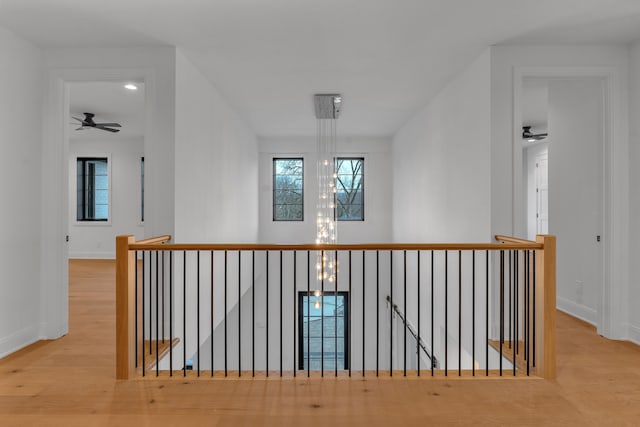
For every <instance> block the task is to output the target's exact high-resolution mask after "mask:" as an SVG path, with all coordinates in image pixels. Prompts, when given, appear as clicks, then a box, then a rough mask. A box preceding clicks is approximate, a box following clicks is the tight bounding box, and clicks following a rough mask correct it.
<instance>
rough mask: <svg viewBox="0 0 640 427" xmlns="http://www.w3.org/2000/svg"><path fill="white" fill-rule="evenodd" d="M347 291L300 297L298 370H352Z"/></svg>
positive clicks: (300, 294)
mask: <svg viewBox="0 0 640 427" xmlns="http://www.w3.org/2000/svg"><path fill="white" fill-rule="evenodd" d="M348 295H349V294H348V292H333V291H332V292H325V293H324V296H322V295H321V294H320V292H319V291H316V292H315V293H311V294H309V295H307V293H306V292H300V293H299V294H298V304H299V306H298V308H299V309H298V313H300V314H299V315H298V322H299V323H298V331H299V332H298V334H299V337H300V339H299V340H298V342H299V344H298V368H299V369H311V370H320V368H321V367H322V368H324V369H326V370H333V369H338V370H342V369H349V346H348V342H349V337H348V333H347V332H348V329H347V324H348V321H349V312H348V306H347V303H348V300H349V298H348Z"/></svg>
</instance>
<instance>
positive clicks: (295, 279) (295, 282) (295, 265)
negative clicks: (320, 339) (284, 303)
mask: <svg viewBox="0 0 640 427" xmlns="http://www.w3.org/2000/svg"><path fill="white" fill-rule="evenodd" d="M297 254H298V252H297V251H293V323H292V325H293V377H294V378H295V377H296V376H297V372H296V371H297V369H298V366H296V348H297V347H296V344H297V340H296V320H297V317H296V315H297V309H298V304H297V303H296V291H297V290H298V262H297Z"/></svg>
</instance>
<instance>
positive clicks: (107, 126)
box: [72, 113, 122, 133]
mask: <svg viewBox="0 0 640 427" xmlns="http://www.w3.org/2000/svg"><path fill="white" fill-rule="evenodd" d="M83 114H84V119H80V118H78V117H73V116H72V118H73V119H75V120H77V121H78V122H80V123H79V124H80V127H79V128H77V129H76V130H84V129H86V128H95V129H101V130H106V131H107V132H114V133H115V132H120V129H113V128H119V127H122V126H120V123H96V122H94V121H93V117H94V116H95V114H93V113H83Z"/></svg>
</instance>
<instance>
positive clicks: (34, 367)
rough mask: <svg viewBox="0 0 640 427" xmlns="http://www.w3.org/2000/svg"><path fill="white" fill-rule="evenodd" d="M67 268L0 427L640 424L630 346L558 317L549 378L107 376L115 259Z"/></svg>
mask: <svg viewBox="0 0 640 427" xmlns="http://www.w3.org/2000/svg"><path fill="white" fill-rule="evenodd" d="M69 268H70V274H69V277H70V288H69V298H70V304H69V334H68V335H67V336H65V337H63V338H61V339H58V340H54V341H43V342H39V343H36V344H33V345H31V346H29V347H27V348H25V349H23V350H21V351H19V352H17V353H15V354H13V355H10V356H8V357H5V358H4V359H2V360H0V425H2V426H31V425H33V426H83V427H85V426H130V425H131V426H156V425H157V426H172V425H176V426H196V425H197V426H200V425H201V426H244V425H247V426H298V425H303V426H316V425H317V426H320V425H325V426H326V425H331V426H332V427H337V426H377V425H394V426H428V425H492V426H493V425H506V426H511V425H520V426H522V425H524V426H538V425H579V426H602V425H612V426H624V425H629V426H637V425H640V347H638V346H636V345H634V344H631V343H627V342H617V341H609V340H607V339H604V338H602V337H600V336H598V335H597V334H596V332H595V330H594V328H593V327H591V326H589V325H587V324H585V323H583V322H580V321H578V320H576V319H574V318H571V317H569V316H567V315H565V314H562V313H558V378H557V380H556V381H545V380H541V379H513V378H506V379H498V378H489V379H485V380H481V381H477V380H472V379H467V378H461V379H457V378H451V377H450V378H446V379H445V378H442V377H440V378H438V379H435V380H432V379H417V378H410V379H402V378H395V377H394V378H393V379H390V378H365V379H362V378H356V379H351V380H349V379H346V378H337V379H336V378H332V377H325V378H324V379H317V378H312V379H307V378H305V377H303V378H300V377H299V378H297V379H291V378H287V379H282V380H280V379H275V380H274V379H269V380H263V379H253V380H247V379H241V380H237V379H226V380H224V379H220V380H202V379H194V378H187V379H183V378H179V377H178V378H173V379H153V380H149V379H145V380H131V381H116V380H115V379H114V377H115V367H114V363H115V362H114V360H115V354H114V347H115V345H114V343H115V333H114V327H115V326H114V325H115V321H114V313H115V301H114V298H115V285H114V271H115V267H114V263H113V262H112V261H89V260H83V261H80V260H73V261H71V262H70V266H69Z"/></svg>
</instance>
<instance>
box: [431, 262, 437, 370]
mask: <svg viewBox="0 0 640 427" xmlns="http://www.w3.org/2000/svg"><path fill="white" fill-rule="evenodd" d="M433 261H434V252H433V250H432V251H431V376H433V373H434V372H433V370H434V368H435V367H434V366H433V358H434V357H435V354H436V351H435V348H434V347H433V343H434V339H433V329H434V325H433V321H434V314H433V312H434V300H433V288H434V284H435V281H434V277H435V275H434V268H433Z"/></svg>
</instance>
